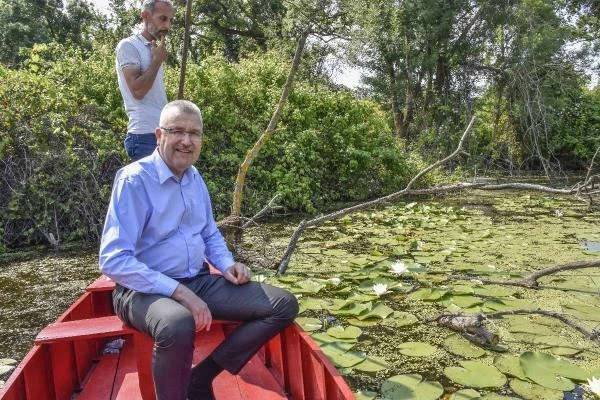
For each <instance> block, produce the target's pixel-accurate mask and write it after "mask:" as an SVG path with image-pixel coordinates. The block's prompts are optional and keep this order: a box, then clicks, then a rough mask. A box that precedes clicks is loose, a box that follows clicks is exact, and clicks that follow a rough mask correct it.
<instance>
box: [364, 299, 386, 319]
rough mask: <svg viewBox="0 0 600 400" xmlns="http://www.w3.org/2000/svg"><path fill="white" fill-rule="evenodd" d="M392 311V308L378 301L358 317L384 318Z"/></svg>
mask: <svg viewBox="0 0 600 400" xmlns="http://www.w3.org/2000/svg"><path fill="white" fill-rule="evenodd" d="M393 312H394V310H392V309H391V308H390V307H388V306H386V305H385V304H382V303H378V304H377V305H375V306H374V307H373V308H372V309H371V310H370V311H369V312H367V313H366V314H361V315H359V316H358V319H360V320H364V319H373V318H378V319H385V318H386V317H387V316H388V315H390V314H392V313H393Z"/></svg>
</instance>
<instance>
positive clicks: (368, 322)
mask: <svg viewBox="0 0 600 400" xmlns="http://www.w3.org/2000/svg"><path fill="white" fill-rule="evenodd" d="M380 321H381V320H380V319H374V318H371V319H364V320H363V319H358V318H349V319H347V320H346V322H348V323H349V324H350V325H352V326H357V327H359V328H369V327H372V326H375V325H377V324H379V323H380Z"/></svg>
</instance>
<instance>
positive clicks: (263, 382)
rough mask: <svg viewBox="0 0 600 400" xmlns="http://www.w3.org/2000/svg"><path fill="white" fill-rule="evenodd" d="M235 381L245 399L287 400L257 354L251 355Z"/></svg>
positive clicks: (280, 387)
mask: <svg viewBox="0 0 600 400" xmlns="http://www.w3.org/2000/svg"><path fill="white" fill-rule="evenodd" d="M237 381H238V386H239V388H240V392H241V394H242V398H243V399H245V400H253V399H260V400H287V396H286V395H285V392H284V391H283V388H282V386H281V385H280V384H279V382H278V381H277V380H276V379H275V377H274V376H273V374H271V372H270V371H269V369H268V368H267V367H266V366H265V364H264V363H263V361H262V360H261V359H260V357H258V356H254V357H252V358H251V359H250V361H248V363H247V364H246V365H245V366H244V368H242V370H241V371H240V373H239V374H238V376H237ZM223 399H226V398H225V397H224V398H223Z"/></svg>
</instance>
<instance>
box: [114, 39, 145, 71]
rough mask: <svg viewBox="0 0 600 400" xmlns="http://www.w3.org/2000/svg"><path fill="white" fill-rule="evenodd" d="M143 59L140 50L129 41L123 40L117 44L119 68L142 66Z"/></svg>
mask: <svg viewBox="0 0 600 400" xmlns="http://www.w3.org/2000/svg"><path fill="white" fill-rule="evenodd" d="M141 65H142V61H141V57H140V54H139V53H138V50H137V49H136V48H135V46H134V45H133V44H131V43H129V42H121V43H120V44H119V45H118V46H117V68H118V69H119V70H122V69H123V68H125V67H139V68H141Z"/></svg>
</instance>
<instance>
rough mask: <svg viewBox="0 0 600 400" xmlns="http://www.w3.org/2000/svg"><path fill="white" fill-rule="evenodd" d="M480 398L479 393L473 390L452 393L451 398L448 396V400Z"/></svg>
mask: <svg viewBox="0 0 600 400" xmlns="http://www.w3.org/2000/svg"><path fill="white" fill-rule="evenodd" d="M480 398H481V395H480V394H479V392H478V391H476V390H473V389H462V390H459V391H457V392H454V393H452V396H450V400H473V399H480Z"/></svg>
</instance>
